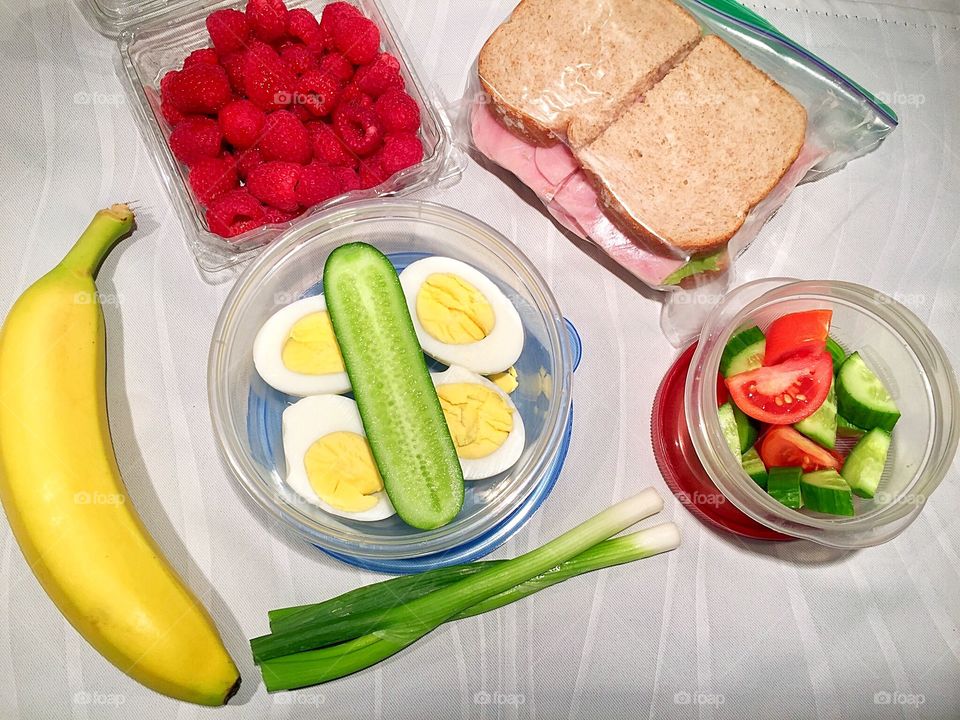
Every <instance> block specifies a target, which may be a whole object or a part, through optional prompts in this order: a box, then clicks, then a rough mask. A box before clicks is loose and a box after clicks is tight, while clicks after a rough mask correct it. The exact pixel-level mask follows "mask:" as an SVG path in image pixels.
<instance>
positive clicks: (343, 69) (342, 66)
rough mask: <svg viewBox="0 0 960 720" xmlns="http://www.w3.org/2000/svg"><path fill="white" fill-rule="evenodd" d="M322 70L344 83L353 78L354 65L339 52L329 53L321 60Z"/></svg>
mask: <svg viewBox="0 0 960 720" xmlns="http://www.w3.org/2000/svg"><path fill="white" fill-rule="evenodd" d="M320 69H321V70H323V71H324V72H325V73H327V74H328V75H332V76H333V77H335V78H336V79H337V80H342V81H343V82H346V81H347V80H349V79H350V78H352V77H353V64H352V63H351V62H350V61H349V60H347V59H346V58H345V57H344V56H343V55H341V54H340V53H338V52H331V53H327V54H326V55H324V56H323V57H322V58H320Z"/></svg>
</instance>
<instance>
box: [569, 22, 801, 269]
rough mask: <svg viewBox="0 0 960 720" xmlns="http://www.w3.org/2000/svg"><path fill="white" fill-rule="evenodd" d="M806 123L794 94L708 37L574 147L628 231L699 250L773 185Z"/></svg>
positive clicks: (711, 245) (724, 234)
mask: <svg viewBox="0 0 960 720" xmlns="http://www.w3.org/2000/svg"><path fill="white" fill-rule="evenodd" d="M806 124H807V114H806V111H805V110H804V108H803V106H802V105H801V104H800V103H799V102H797V101H796V99H794V97H793V96H792V95H790V93H788V92H787V91H786V90H784V89H783V88H782V87H780V86H779V85H778V84H777V83H776V82H774V81H773V80H772V79H771V78H770V77H768V76H767V75H766V74H765V73H763V72H762V71H760V70H759V69H757V68H756V67H754V66H753V65H752V64H750V63H749V62H747V61H746V60H745V59H743V57H741V56H740V54H739V53H738V52H737V51H736V50H734V49H733V48H732V47H730V45H728V44H727V43H726V42H724V41H723V40H721V39H720V38H718V37H716V36H707V37H705V38H704V39H703V40H701V41H700V42H699V43H698V44H697V46H696V47H695V48H694V49H693V50H692V51H691V52H690V54H689V55H687V56H686V58H684V59H683V60H682V61H681V62H680V63H679V64H678V65H677V66H676V67H674V68H673V69H672V70H671V71H670V72H668V73H667V74H666V76H665V77H664V78H663V79H662V80H661V81H660V82H659V83H657V84H656V85H655V86H654V87H653V88H651V89H650V90H649V91H648V92H647V93H646V94H645V95H644V96H643V98H642V99H641V101H639V102H637V103H634V104H633V105H632V106H631V107H629V108H628V109H626V110H624V112H623V113H622V114H621V115H620V116H619V118H618V119H617V120H616V121H615V122H614V123H613V124H611V125H610V126H609V127H607V128H606V129H605V130H604V131H603V133H601V134H600V135H599V136H598V137H597V138H596V139H595V140H594V141H593V142H592V143H590V144H589V145H587V146H586V147H583V148H580V149H579V150H575V154H576V156H577V158H578V160H579V161H580V162H581V163H582V165H583V166H584V169H585V170H586V171H587V172H588V174H589V175H590V176H591V178H592V179H593V182H594V184H595V185H596V187H597V189H598V190H599V192H600V195H601V198H602V202H603V203H604V205H605V206H606V208H607V210H608V211H609V213H610V214H611V218H612V219H615V220H616V221H617V223H618V224H619V225H621V226H622V227H623V228H624V229H625V230H626V231H627V232H633V233H637V234H638V235H639V236H640V237H643V238H646V239H648V240H655V241H659V242H661V243H663V244H664V245H666V246H668V247H670V248H677V249H679V250H680V251H682V252H684V253H691V254H692V253H702V252H707V251H710V250H714V249H717V248H720V247H722V246H723V245H725V244H726V243H727V241H728V240H730V238H731V237H733V235H734V233H736V231H737V230H738V229H739V228H740V226H741V225H742V224H743V221H744V219H745V218H746V216H747V213H748V212H749V211H750V209H751V208H752V207H753V206H754V205H756V204H757V203H758V202H760V200H762V199H763V198H764V197H765V196H766V195H767V194H768V193H769V192H770V191H771V190H772V189H773V187H774V186H775V185H776V184H777V182H778V181H779V180H780V178H781V177H782V176H783V174H784V173H785V172H786V171H787V169H788V168H789V167H790V165H791V164H792V163H793V161H794V160H795V159H796V157H797V155H798V154H799V152H800V149H801V148H802V147H803V142H804V136H805V133H806Z"/></svg>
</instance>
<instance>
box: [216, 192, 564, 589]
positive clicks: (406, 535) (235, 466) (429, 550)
mask: <svg viewBox="0 0 960 720" xmlns="http://www.w3.org/2000/svg"><path fill="white" fill-rule="evenodd" d="M360 239H362V240H365V241H367V242H370V243H371V244H373V245H375V246H377V247H379V248H380V249H381V250H383V251H384V252H386V253H387V254H388V256H389V257H390V258H391V260H392V261H393V263H394V265H395V266H396V267H397V269H398V270H402V269H403V268H404V267H406V266H407V265H408V264H410V263H411V262H413V261H414V260H417V259H419V258H421V257H425V256H428V255H436V254H443V255H447V256H450V257H454V258H457V259H459V260H463V261H464V262H468V263H470V264H471V265H474V266H475V267H477V268H478V269H480V270H481V271H483V272H484V273H485V274H486V275H487V276H488V277H490V278H491V279H492V280H493V281H494V282H495V283H497V284H498V285H499V286H500V288H501V289H502V290H503V291H504V293H505V294H506V295H507V297H509V298H510V299H511V300H512V301H513V303H514V305H515V306H516V307H517V310H518V312H519V313H520V317H521V320H522V321H523V324H524V331H525V342H524V349H523V353H522V354H521V357H520V359H519V360H518V361H517V363H516V369H517V374H518V379H519V382H520V386H519V388H518V389H517V390H516V391H515V392H514V393H513V395H512V399H513V400H514V403H515V404H516V406H517V410H518V412H519V413H520V415H521V417H522V418H523V421H524V426H525V429H526V436H527V443H526V448H525V450H524V453H523V455H522V456H521V458H520V460H519V461H518V463H517V464H516V465H515V466H514V467H513V468H511V469H510V470H508V471H506V472H504V473H501V474H500V475H498V476H495V477H493V478H489V479H486V480H475V481H468V482H467V484H466V492H465V498H464V507H463V510H462V511H461V513H460V514H459V515H458V516H457V518H455V519H454V520H453V522H451V523H450V524H449V525H447V526H445V527H443V528H439V529H437V530H430V531H422V530H417V529H415V528H412V527H410V526H408V525H406V524H405V523H404V522H403V521H402V520H400V519H399V518H398V517H396V516H394V517H392V518H387V519H386V520H381V521H378V522H373V523H368V522H359V521H355V520H349V519H346V518H340V517H336V516H333V515H330V514H328V513H325V512H324V511H323V510H321V509H319V508H316V507H314V506H312V505H309V504H308V503H306V502H304V501H303V500H302V499H300V498H299V497H298V496H297V495H296V494H295V493H294V492H293V491H292V490H291V489H290V488H289V487H288V486H287V485H286V483H285V482H284V476H285V474H286V470H285V462H284V458H283V443H282V438H281V415H282V413H283V410H284V409H285V408H286V407H287V406H288V405H289V404H290V403H292V402H295V401H296V398H293V397H290V396H288V395H285V394H283V393H281V392H279V391H277V390H275V389H273V388H271V387H270V386H268V385H267V384H266V383H264V382H263V380H262V379H261V378H260V376H259V375H258V374H257V373H256V371H255V370H254V368H253V361H252V358H251V349H252V345H253V338H254V337H255V336H256V333H257V331H258V330H259V328H260V326H261V325H262V324H263V322H264V321H265V320H266V319H267V318H268V317H269V316H270V315H272V314H273V313H274V312H275V311H276V310H277V309H279V308H280V307H282V306H284V305H287V304H289V303H290V302H293V301H294V300H296V299H299V298H301V297H307V296H310V295H316V294H319V293H321V292H322V282H321V281H320V278H321V276H322V269H323V263H324V262H325V261H326V257H327V256H328V255H329V253H330V252H331V251H332V250H333V249H334V248H336V247H338V246H340V245H341V244H343V243H345V242H351V241H354V240H360ZM580 355H581V345H580V339H579V336H578V335H577V333H576V330H575V329H574V328H573V326H572V325H571V324H570V323H569V322H567V321H566V320H565V319H564V318H563V317H562V316H561V315H560V314H559V310H558V309H557V308H556V303H555V301H554V300H553V297H552V295H551V294H550V293H549V290H547V288H546V286H545V284H544V283H543V280H542V278H540V276H539V274H537V272H536V270H535V269H534V268H533V267H532V265H531V264H530V261H529V260H527V259H526V258H525V257H524V256H523V255H522V254H520V252H519V251H518V250H517V249H516V248H515V247H514V246H513V245H512V244H510V243H509V241H507V240H506V239H505V238H503V237H502V236H501V235H499V234H498V233H496V231H494V230H493V229H491V228H489V227H488V226H486V225H484V224H483V223H480V222H479V221H477V220H476V219H474V218H471V217H470V216H467V215H464V214H463V213H460V212H458V211H455V210H451V209H449V208H444V207H442V206H439V205H434V204H431V203H422V202H411V201H393V202H385V201H383V200H379V201H374V202H364V203H356V204H354V205H351V206H347V207H345V208H340V209H337V210H334V211H331V212H329V213H326V214H324V215H321V216H318V217H317V218H315V219H313V220H311V221H310V222H309V223H307V224H305V225H304V226H302V227H299V228H295V229H294V230H292V231H291V232H290V233H289V234H288V235H287V236H285V237H284V238H283V239H282V240H280V241H279V242H278V243H277V244H276V245H274V246H273V247H271V248H270V249H269V250H268V251H267V252H266V253H264V254H263V255H262V256H260V258H259V259H258V260H256V261H255V262H254V263H253V264H252V265H251V266H250V267H249V268H248V269H247V270H246V271H245V272H244V274H243V275H242V276H241V278H240V279H239V280H238V282H237V284H236V286H235V287H234V289H233V291H232V292H231V295H230V297H229V298H228V299H227V302H226V303H225V305H224V310H223V312H222V313H221V317H220V319H219V321H218V324H217V328H216V330H215V333H214V339H213V342H212V345H211V352H210V364H209V386H210V404H211V414H212V417H213V423H214V428H215V431H216V435H217V437H218V439H219V440H220V443H221V448H222V450H223V454H224V456H225V458H226V459H227V462H228V465H229V466H230V468H231V469H232V470H233V473H234V475H235V476H236V478H237V479H238V481H239V482H240V484H241V486H242V487H243V488H244V489H245V490H246V491H247V492H249V493H250V495H251V496H252V497H253V498H254V500H255V501H257V503H258V504H259V505H261V506H262V507H263V508H264V509H265V510H267V511H268V512H269V513H270V514H271V515H273V516H274V517H276V518H278V519H280V520H282V521H283V522H284V523H285V524H286V525H288V526H289V527H291V528H292V529H294V530H295V531H297V532H298V533H299V534H300V535H302V536H303V537H304V538H305V539H306V540H307V541H309V542H311V543H312V544H313V545H315V546H316V547H318V548H319V549H321V550H323V551H324V552H326V553H328V554H330V555H331V556H333V557H335V558H337V559H339V560H342V561H344V562H347V563H351V564H354V565H357V566H359V567H363V568H367V569H371V570H378V571H382V572H389V573H409V572H419V571H422V570H427V569H430V568H435V567H440V566H444V565H452V564H456V563H461V562H467V561H470V560H474V559H476V558H479V557H482V556H483V555H485V554H487V553H489V552H490V551H491V550H493V549H494V548H496V547H497V546H499V545H500V544H502V543H503V542H504V541H505V540H506V539H507V538H509V537H510V536H511V535H513V533H515V532H516V531H517V530H518V529H519V528H520V527H522V526H523V524H524V523H525V522H526V521H527V520H528V519H529V518H530V516H531V515H532V514H533V513H534V512H535V511H536V509H537V508H538V507H539V506H540V505H541V504H542V503H543V501H544V500H545V499H546V497H547V496H548V495H549V494H550V491H551V489H552V488H553V486H554V484H555V483H556V480H557V476H558V475H559V473H560V469H561V467H562V465H563V461H564V457H565V455H566V452H567V447H568V445H569V438H570V432H571V427H572V417H573V415H572V404H571V382H572V375H573V370H574V368H575V367H576V364H577V363H578V362H579V359H580ZM434 365H435V367H436V369H441V368H442V367H443V366H442V365H439V364H436V363H434Z"/></svg>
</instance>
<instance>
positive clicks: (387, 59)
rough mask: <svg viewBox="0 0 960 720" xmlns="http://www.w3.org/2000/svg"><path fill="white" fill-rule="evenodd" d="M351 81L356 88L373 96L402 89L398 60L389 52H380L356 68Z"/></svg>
mask: <svg viewBox="0 0 960 720" xmlns="http://www.w3.org/2000/svg"><path fill="white" fill-rule="evenodd" d="M353 81H354V82H355V83H356V84H357V88H359V89H360V90H362V91H363V92H365V93H366V94H367V95H372V96H373V97H380V96H381V95H383V94H384V93H385V92H387V90H403V78H402V77H400V61H399V60H397V59H396V58H395V57H394V56H393V55H391V54H390V53H380V54H379V55H378V56H377V59H376V60H374V61H373V62H372V63H370V64H369V65H364V66H363V67H360V68H357V73H356V75H354V78H353Z"/></svg>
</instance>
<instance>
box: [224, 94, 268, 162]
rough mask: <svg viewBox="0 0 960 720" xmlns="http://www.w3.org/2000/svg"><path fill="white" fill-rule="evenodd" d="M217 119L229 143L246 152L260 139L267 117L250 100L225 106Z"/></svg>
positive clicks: (238, 101)
mask: <svg viewBox="0 0 960 720" xmlns="http://www.w3.org/2000/svg"><path fill="white" fill-rule="evenodd" d="M217 119H218V121H219V123H220V131H221V132H222V133H223V137H224V138H226V140H227V142H228V143H230V144H231V145H233V146H234V147H235V148H237V149H238V150H246V149H247V148H249V147H251V146H253V145H254V143H256V142H257V140H258V139H259V138H260V132H261V131H262V130H263V124H264V123H265V122H266V119H267V116H266V115H265V114H264V112H263V110H261V109H260V108H258V107H257V106H256V105H254V104H253V103H252V102H250V101H249V100H234V101H233V102H231V103H228V104H226V105H224V106H223V108H222V109H221V110H220V114H219V116H218V117H217Z"/></svg>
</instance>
